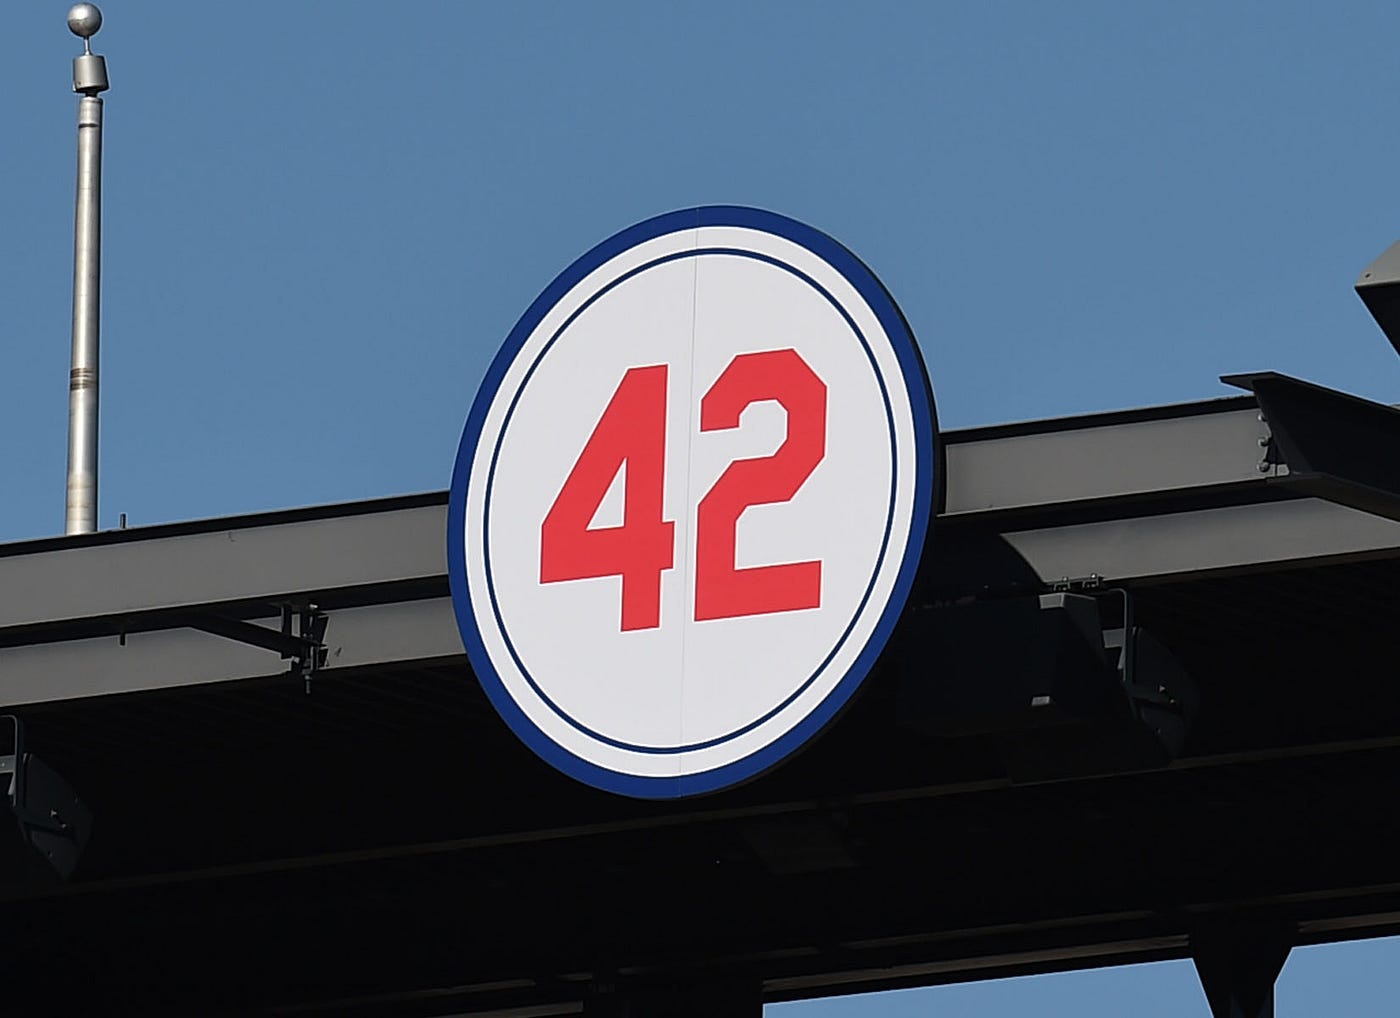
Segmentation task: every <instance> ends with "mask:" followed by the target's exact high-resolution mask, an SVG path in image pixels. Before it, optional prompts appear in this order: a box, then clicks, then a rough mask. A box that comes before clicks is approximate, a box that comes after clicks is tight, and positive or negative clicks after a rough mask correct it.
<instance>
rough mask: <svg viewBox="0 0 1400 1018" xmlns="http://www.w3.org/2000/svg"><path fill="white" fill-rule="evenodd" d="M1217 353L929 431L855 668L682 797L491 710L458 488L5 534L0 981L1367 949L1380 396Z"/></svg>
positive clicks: (139, 1005)
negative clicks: (921, 500) (457, 583)
mask: <svg viewBox="0 0 1400 1018" xmlns="http://www.w3.org/2000/svg"><path fill="white" fill-rule="evenodd" d="M1227 381H1230V382H1231V383H1233V384H1234V385H1236V386H1238V387H1240V388H1241V389H1242V390H1244V391H1243V393H1242V394H1240V395H1237V396H1233V397H1228V398H1223V399H1217V400H1210V401H1204V402H1196V403H1186V404H1181V405H1176V406H1167V407H1153V408H1146V409H1138V410H1128V411H1123V412H1118V413H1108V414H1092V415H1085V416H1080V417H1070V418H1063V419H1057V420H1048V421H1036V422H1029V423H1023V424H1013V425H1006V426H1001V427H991V428H976V429H971V430H965V431H956V432H950V433H945V435H944V455H945V457H946V471H945V475H946V491H944V492H943V493H942V498H941V509H940V512H939V514H938V517H937V520H936V523H935V525H934V527H933V530H932V535H933V536H932V538H931V540H930V542H929V546H928V548H927V549H926V551H925V554H924V558H923V566H922V567H921V572H920V576H919V580H918V583H917V586H916V592H915V594H914V596H913V597H912V598H911V601H910V604H909V607H908V609H907V610H906V612H905V615H904V617H903V620H902V622H901V624H900V626H899V629H898V631H897V633H896V635H895V638H894V640H893V641H892V643H891V645H890V647H889V648H888V649H887V651H886V653H885V654H884V656H883V657H882V659H881V661H880V663H879V665H878V667H877V668H876V670H875V672H874V673H873V674H872V675H871V676H870V678H869V679H868V680H867V682H866V683H865V686H864V688H863V690H862V692H861V694H860V696H859V697H858V698H857V700H856V701H855V702H854V703H853V704H852V706H850V708H849V709H848V710H847V711H846V712H845V713H844V714H843V715H842V716H841V717H840V718H839V719H838V720H837V721H836V722H835V723H834V724H833V725H832V726H831V727H830V728H829V729H828V730H827V731H826V732H825V733H824V734H823V735H822V736H821V737H820V738H818V739H817V740H816V741H815V743H814V744H813V745H811V746H810V747H809V748H808V749H806V750H805V751H804V752H803V753H802V754H801V755H799V756H798V757H796V758H795V759H793V760H791V761H789V762H788V763H786V764H783V765H781V766H779V767H778V768H776V769H775V770H773V771H771V772H770V773H768V774H766V775H763V776H761V777H759V778H758V779H756V780H754V781H752V782H750V783H749V784H747V785H745V786H743V787H740V788H737V789H731V790H728V791H724V792H720V793H716V794H713V795H709V796H706V797H702V798H699V799H695V800H689V801H680V802H645V801H636V800H631V799H626V798H622V797H618V796H614V795H610V794H607V793H604V792H600V791H596V790H593V789H590V788H587V787H585V786H582V785H580V784H577V783H575V782H573V781H571V780H570V779H568V778H566V777H564V776H563V775H561V774H559V773H556V772H555V771H553V770H552V769H550V768H549V767H548V766H547V765H545V764H544V763H542V762H541V761H540V760H539V759H538V758H537V757H535V756H534V755H533V754H532V753H531V752H530V751H529V750H527V749H526V748H525V747H524V746H523V745H522V744H521V743H519V742H518V741H517V739H516V738H515V736H514V735H512V734H511V732H510V731H509V729H508V728H507V727H506V725H505V724H504V723H503V722H502V721H501V720H500V719H499V717H498V716H497V715H496V713H495V711H494V710H493V709H492V707H491V705H490V704H489V703H488V701H487V700H486V698H485V696H484V694H483V693H482V691H481V689H480V688H479V686H478V684H477V683H476V681H475V680H474V677H473V675H472V673H471V669H470V666H469V665H468V663H467V659H466V656H465V654H464V653H463V649H462V644H461V640H460V637H459V635H458V630H457V627H456V623H455V621H454V617H453V610H452V606H451V601H450V597H449V593H448V580H447V575H446V573H447V567H446V553H445V536H444V535H445V530H446V510H447V507H446V502H447V496H446V494H445V493H442V492H434V493H428V494H423V495H414V496H406V497H401V498H391V499H381V500H375V501H367V502H356V503H349V504H343V505H332V506H324V507H317V508H310V509H298V510H290V511H285V512H275V513H265V514H257V515H249V516H242V517H235V518H226V519H215V520H203V521H196V522H190V523H181V524H174V525H168V526H157V527H144V528H134V529H128V530H118V531H105V532H98V533H94V534H90V535H82V536H74V537H64V538H53V539H45V540H38V541H25V542H18V543H12V544H8V545H3V546H0V590H3V591H5V597H4V598H3V599H0V709H3V711H4V712H5V713H7V714H8V715H12V716H13V717H14V718H15V719H16V721H15V723H14V724H13V726H12V728H13V730H14V732H15V733H16V741H18V737H19V735H20V733H21V732H22V734H23V739H24V745H23V746H22V747H20V746H14V747H11V748H9V749H8V750H6V748H5V747H4V746H0V753H3V752H8V753H9V755H8V756H0V772H8V773H10V774H11V777H12V778H14V777H15V772H16V771H18V770H20V769H22V767H23V765H24V763H25V761H26V760H32V761H34V763H33V764H32V768H33V769H32V770H31V772H30V775H29V777H30V779H31V780H30V782H29V785H28V786H26V785H25V784H24V782H22V781H19V780H14V781H12V782H11V800H12V802H13V803H14V804H15V806H16V808H15V811H14V824H13V827H14V830H13V831H11V832H9V834H10V839H9V842H8V843H7V844H8V845H9V849H8V852H9V854H8V857H4V856H0V858H7V859H8V863H7V868H4V869H0V883H3V886H2V887H0V901H3V904H0V909H3V915H4V917H5V921H4V922H3V924H0V971H2V972H3V975H4V985H5V987H6V989H5V994H6V996H7V997H8V998H9V999H11V1000H18V999H24V1000H26V1001H27V1002H28V1006H29V1008H30V1009H31V1010H34V1011H37V1012H42V1011H43V1010H45V1009H48V1010H50V1011H53V1012H54V1013H77V1012H83V1011H88V1010H91V1011H93V1012H96V1011H99V1010H103V1009H106V1010H111V1009H112V1008H113V1007H114V1002H116V1005H115V1006H117V1007H118V1009H120V1008H127V1009H139V1010H140V1011H141V1013H143V1014H147V1015H155V1014H165V1013H201V1014H225V1013H227V1014H299V1015H300V1014H305V1015H327V1016H350V1015H369V1014H373V1015H446V1014H459V1013H482V1012H505V1013H511V1014H517V1015H521V1016H525V1015H551V1014H567V1013H578V1012H582V1013H586V1014H590V1015H593V1014H605V1015H623V1014H636V1015H649V1014H706V1015H714V1014H728V1013H750V1014H752V1013H756V1010H757V1008H758V1006H759V1005H760V1004H761V1003H762V1002H766V1001H778V1000H790V999H797V998H805V997H813V996H820V995H827V994H836V993H847V992H854V991H862V990H875V989H885V988H892V987H902V986H911V985H922V984H929V983H936V982H945V981H954V980H967V979H979V978H987V977H993V976H1003V975H1010V974H1018V973H1029V972H1040V971H1048V970H1057V969H1066V968H1079V967H1089V966H1097V965H1107V964H1118V963H1126V962H1137V961H1148V960H1156V959H1166V958H1181V957H1194V958H1195V960H1196V963H1197V966H1198V969H1199V970H1200V972H1201V975H1202V978H1203V982H1204V985H1205V988H1206V991H1207V995H1208V996H1209V997H1210V999H1211V1004H1212V1007H1213V1009H1215V1011H1216V1013H1217V1014H1239V1015H1249V1016H1251V1018H1253V1016H1255V1015H1264V1014H1271V1013H1272V981H1273V977H1274V975H1275V974H1276V973H1277V971H1278V967H1279V966H1280V965H1281V964H1282V962H1283V959H1284V957H1285V956H1286V954H1287V952H1288V950H1289V948H1290V947H1291V946H1294V945H1299V944H1309V943H1316V942H1322V941H1331V940H1339V939H1346V938H1353V937H1362V936H1372V935H1378V934H1384V933H1394V932H1400V867H1397V863H1396V859H1397V858H1400V855H1397V848H1400V827H1398V826H1397V824H1396V822H1395V820H1394V817H1393V803H1394V793H1395V791H1396V789H1397V785H1400V682H1397V681H1396V679H1395V675H1396V662H1397V659H1400V658H1398V657H1397V652H1400V624H1397V621H1396V619H1397V611H1400V457H1397V456H1396V455H1395V450H1396V449H1397V448H1400V412H1397V411H1396V410H1394V409H1391V408H1389V407H1386V406H1382V405H1378V404H1374V403H1370V402H1367V401H1364V400H1360V399H1356V398H1354V397H1351V396H1347V395H1343V394H1340V393H1336V392H1332V391H1329V390H1326V389H1322V388H1319V387H1317V386H1313V385H1310V384H1308V383H1304V382H1300V381H1297V380H1294V379H1291V378H1287V377H1283V376H1280V375H1275V374H1268V373H1264V374H1256V375H1248V376H1234V377H1232V378H1230V379H1227ZM0 731H4V729H0ZM6 761H7V762H6ZM38 761H42V763H38ZM39 768H42V770H41V769H39ZM44 775H47V776H48V778H47V779H45V780H41V777H43V776H44ZM49 779H51V780H49ZM26 787H28V789H29V794H28V797H27V799H26V797H25V789H26ZM55 788H57V789H59V790H60V791H58V792H55V791H54V789H55ZM68 788H71V790H72V792H73V793H75V794H76V796H77V797H78V798H80V799H81V800H82V803H83V807H77V806H73V805H71V798H72V796H71V795H69V794H68V791H67V789H68ZM46 796H47V798H46ZM50 800H53V802H54V803H56V805H53V806H51V807H50V806H49V801H50ZM87 811H90V813H91V817H92V823H91V836H90V838H89V837H87V823H86V814H87ZM46 824H47V826H46ZM79 849H81V854H80V855H79V854H78V850H79ZM65 853H66V854H65ZM46 855H47V859H46V858H44V856H46ZM70 868H71V876H69V878H68V879H67V880H61V879H58V877H57V875H56V872H55V871H66V870H67V869H70ZM1232 1009H1233V1010H1232Z"/></svg>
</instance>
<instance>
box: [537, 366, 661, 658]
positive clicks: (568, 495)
mask: <svg viewBox="0 0 1400 1018" xmlns="http://www.w3.org/2000/svg"><path fill="white" fill-rule="evenodd" d="M623 469H625V470H626V475H625V477H624V492H623V493H624V504H625V508H624V509H623V520H622V526H620V527H598V528H596V529H590V527H589V526H588V524H589V523H591V522H592V521H593V517H594V515H595V514H596V513H597V512H598V507H599V505H601V504H602V502H603V498H604V496H605V495H607V493H608V488H609V487H611V486H612V482H613V478H614V477H616V476H617V472H618V471H619V470H623ZM665 470H666V365H664V364H658V365H655V366H653V367H648V368H632V369H630V370H629V371H628V372H627V374H625V375H623V376H622V382H621V384H620V385H618V387H617V391H616V392H615V393H613V398H612V400H611V401H610V402H609V403H608V406H607V409H605V410H604V411H603V416H602V418H601V419H599V421H598V425H597V427H595V428H594V429H593V434H592V435H590V436H589V438H588V443H587V444H586V445H585V446H584V447H583V452H582V453H580V454H579V458H578V462H577V463H575V464H574V468H573V470H571V471H569V476H568V478H566V479H565V481H564V487H563V488H562V489H560V491H559V496H558V497H557V498H556V499H555V500H554V505H553V506H552V507H551V508H550V510H549V515H548V516H546V517H545V518H544V524H543V525H542V526H541V527H540V582H541V583H558V582H560V581H561V580H587V579H593V578H595V577H600V576H621V577H622V629H623V631H624V632H626V631H628V630H633V629H655V628H656V627H657V626H659V625H660V624H661V573H662V571H663V570H666V569H670V568H671V567H672V565H674V562H675V529H676V525H675V524H674V523H672V522H670V521H667V520H663V519H662V518H661V496H662V487H663V484H664V481H665Z"/></svg>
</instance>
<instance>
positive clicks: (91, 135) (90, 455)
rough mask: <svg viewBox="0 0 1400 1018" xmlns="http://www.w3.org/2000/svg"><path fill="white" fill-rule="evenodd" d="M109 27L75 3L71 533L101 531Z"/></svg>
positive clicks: (67, 528)
mask: <svg viewBox="0 0 1400 1018" xmlns="http://www.w3.org/2000/svg"><path fill="white" fill-rule="evenodd" d="M101 27H102V12H101V11H100V10H98V9H97V6H96V5H95V4H75V5H74V6H73V7H72V9H70V10H69V11H68V28H69V30H70V31H72V33H73V34H74V35H76V36H79V37H81V38H82V40H83V55H82V56H80V57H76V58H75V59H74V60H73V91H74V92H77V93H78V94H79V95H81V96H82V98H81V99H79V100H78V191H77V202H76V207H75V209H74V213H73V363H72V368H71V369H70V371H69V373H68V488H67V500H66V505H65V513H64V533H66V534H89V533H92V532H93V531H94V530H96V529H97V360H98V359H97V330H98V313H99V310H100V306H101V286H100V284H101V276H102V100H101V99H100V98H98V93H100V92H105V91H106V90H107V87H108V85H107V61H106V60H104V59H103V58H102V57H100V56H97V55H96V54H94V53H93V52H92V37H93V36H94V35H96V34H97V30H98V29H99V28H101Z"/></svg>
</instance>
